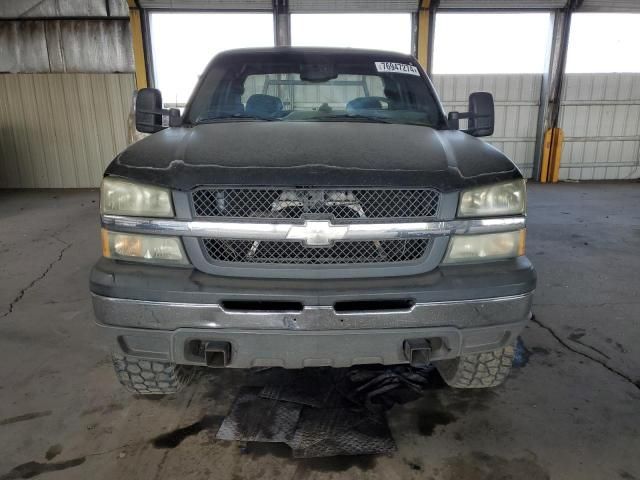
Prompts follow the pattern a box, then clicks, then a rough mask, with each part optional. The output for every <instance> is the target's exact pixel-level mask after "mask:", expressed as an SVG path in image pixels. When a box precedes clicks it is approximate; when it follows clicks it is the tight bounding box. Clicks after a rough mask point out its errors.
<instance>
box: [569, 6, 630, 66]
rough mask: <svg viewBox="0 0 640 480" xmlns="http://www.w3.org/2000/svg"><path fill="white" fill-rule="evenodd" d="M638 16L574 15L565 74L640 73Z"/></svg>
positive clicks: (608, 14) (628, 14)
mask: <svg viewBox="0 0 640 480" xmlns="http://www.w3.org/2000/svg"><path fill="white" fill-rule="evenodd" d="M639 49H640V14H634V13H574V14H573V16H572V17H571V32H570V33H569V51H568V52H567V67H566V72H567V73H607V72H640V53H639V51H638V50H639Z"/></svg>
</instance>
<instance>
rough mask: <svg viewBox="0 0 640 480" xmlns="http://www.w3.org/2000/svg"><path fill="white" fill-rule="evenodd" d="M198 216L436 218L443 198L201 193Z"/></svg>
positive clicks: (423, 193) (296, 191)
mask: <svg viewBox="0 0 640 480" xmlns="http://www.w3.org/2000/svg"><path fill="white" fill-rule="evenodd" d="M191 200H192V203H193V210H194V214H195V216H196V217H209V218H212V217H213V218H261V219H299V218H303V217H305V216H310V215H322V216H328V217H332V218H333V219H335V220H349V221H354V220H356V221H357V220H380V219H396V220H397V219H405V218H428V217H435V216H436V215H437V213H438V207H439V203H440V194H439V193H438V191H437V190H434V189H430V188H424V189H413V190H408V189H395V190H394V189H360V190H352V189H341V190H325V189H319V188H306V187H305V188H293V189H270V188H266V189H259V188H252V189H244V188H225V189H219V188H201V189H198V190H195V191H193V192H192V193H191Z"/></svg>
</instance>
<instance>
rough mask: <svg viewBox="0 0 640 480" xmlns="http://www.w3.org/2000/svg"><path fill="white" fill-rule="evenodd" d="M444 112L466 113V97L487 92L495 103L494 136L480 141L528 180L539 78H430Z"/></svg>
mask: <svg viewBox="0 0 640 480" xmlns="http://www.w3.org/2000/svg"><path fill="white" fill-rule="evenodd" d="M432 80H433V82H434V85H435V87H436V90H437V91H438V94H439V95H440V100H441V101H442V103H443V105H444V108H445V110H446V111H447V112H449V111H451V110H458V111H466V110H467V103H468V98H469V94H470V93H472V92H478V91H483V92H490V93H491V94H493V99H494V102H495V113H496V123H495V130H494V134H493V136H491V137H486V138H484V139H485V140H486V141H488V142H489V143H491V144H492V145H494V146H495V147H496V148H499V149H500V150H502V151H503V152H504V153H505V154H507V155H508V156H509V157H510V158H511V159H512V160H513V161H514V162H515V163H516V165H518V167H520V169H521V170H522V173H523V175H524V176H525V177H527V178H530V177H531V174H532V169H533V160H534V150H535V143H536V122H537V120H538V106H539V104H540V86H541V84H542V75H537V74H518V75H498V74H495V75H433V76H432Z"/></svg>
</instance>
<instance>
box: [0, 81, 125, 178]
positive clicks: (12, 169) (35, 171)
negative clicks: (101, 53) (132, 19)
mask: <svg viewBox="0 0 640 480" xmlns="http://www.w3.org/2000/svg"><path fill="white" fill-rule="evenodd" d="M134 89H135V79H134V76H133V75H132V74H115V73H114V74H70V73H69V74H16V75H10V74H5V75H0V187H12V188H32V187H39V188H70V187H96V186H98V185H100V180H101V178H102V172H103V171H104V169H105V167H106V166H107V164H108V163H109V162H110V161H111V160H112V159H113V157H114V156H115V155H116V154H117V153H118V152H119V151H120V150H122V149H123V148H124V147H125V146H126V145H127V142H126V138H127V116H128V114H129V109H130V102H131V97H132V92H133V90H134Z"/></svg>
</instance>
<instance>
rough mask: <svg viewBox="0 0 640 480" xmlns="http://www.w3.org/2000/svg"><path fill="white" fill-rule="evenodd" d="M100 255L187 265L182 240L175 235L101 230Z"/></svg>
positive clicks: (117, 258) (120, 258)
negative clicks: (163, 235)
mask: <svg viewBox="0 0 640 480" xmlns="http://www.w3.org/2000/svg"><path fill="white" fill-rule="evenodd" d="M102 255H104V256H105V257H107V258H113V259H115V260H133V261H139V262H147V263H159V264H169V265H187V264H188V263H189V262H188V261H187V256H186V255H185V253H184V250H183V248H182V242H181V240H180V239H179V238H177V237H161V236H159V235H135V234H131V233H120V232H111V231H109V230H104V229H103V230H102Z"/></svg>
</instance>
